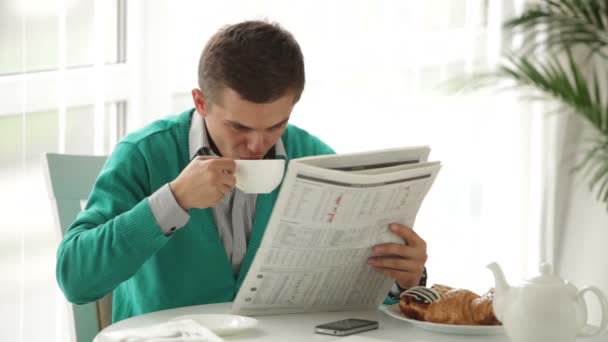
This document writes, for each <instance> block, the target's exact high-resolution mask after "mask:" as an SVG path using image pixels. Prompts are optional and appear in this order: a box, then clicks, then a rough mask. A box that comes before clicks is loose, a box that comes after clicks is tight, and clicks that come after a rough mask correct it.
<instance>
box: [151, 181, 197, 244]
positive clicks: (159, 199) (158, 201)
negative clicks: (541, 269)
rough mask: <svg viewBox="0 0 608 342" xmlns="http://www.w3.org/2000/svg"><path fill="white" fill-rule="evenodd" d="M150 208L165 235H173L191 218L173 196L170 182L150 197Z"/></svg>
mask: <svg viewBox="0 0 608 342" xmlns="http://www.w3.org/2000/svg"><path fill="white" fill-rule="evenodd" d="M148 203H149V204H150V210H152V215H154V218H155V219H156V222H157V223H158V225H159V226H160V229H161V230H162V231H163V233H164V234H165V235H171V234H173V232H175V231H176V230H178V229H180V228H182V227H183V226H185V225H186V223H188V221H189V220H190V215H188V213H187V212H186V211H185V210H184V209H182V207H180V205H179V204H178V203H177V200H176V199H175V196H173V192H172V191H171V188H170V187H169V183H167V184H165V185H163V186H162V187H161V188H160V189H158V190H156V192H154V193H153V194H152V195H150V196H149V197H148Z"/></svg>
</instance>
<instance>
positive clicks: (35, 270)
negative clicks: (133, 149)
mask: <svg viewBox="0 0 608 342" xmlns="http://www.w3.org/2000/svg"><path fill="white" fill-rule="evenodd" d="M125 15H126V2H125V1H122V0H114V1H74V0H64V1H58V0H51V1H44V2H39V1H32V0H27V1H21V0H9V1H2V2H0V50H1V51H3V53H2V54H0V93H1V94H3V95H2V96H1V97H0V189H2V191H1V192H0V207H1V208H2V225H0V227H1V228H0V233H1V234H2V236H3V237H2V239H0V274H2V277H3V281H2V283H1V284H0V303H2V305H0V320H1V321H2V322H3V323H4V324H3V329H2V330H0V340H2V341H40V340H49V337H50V338H51V340H56V341H65V340H66V338H65V336H66V335H65V331H66V329H67V321H66V320H65V310H66V306H65V299H63V298H62V297H60V296H59V292H58V291H59V290H58V287H57V282H56V280H55V259H56V252H57V246H58V242H59V238H60V237H59V234H58V232H57V231H56V230H55V227H54V226H53V217H52V214H51V208H50V204H49V201H48V196H47V194H46V186H45V184H44V177H43V172H42V157H41V155H42V153H43V152H62V153H73V154H107V153H109V152H110V151H111V150H112V148H113V146H114V145H115V143H116V142H117V141H118V140H119V139H120V138H121V137H122V136H123V135H124V134H125V132H126V130H127V126H126V125H127V118H128V113H127V108H128V106H127V101H128V100H129V96H130V92H129V86H128V84H129V80H128V77H129V76H128V70H129V66H128V65H127V64H126V63H125V46H124V43H125V41H126V27H125V20H124V16H125ZM27 322H37V324H38V325H37V328H36V329H26V328H25V327H27V324H26V323H27Z"/></svg>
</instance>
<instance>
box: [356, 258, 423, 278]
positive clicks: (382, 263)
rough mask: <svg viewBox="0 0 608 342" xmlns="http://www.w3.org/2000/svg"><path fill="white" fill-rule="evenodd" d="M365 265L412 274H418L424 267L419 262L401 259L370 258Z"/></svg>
mask: <svg viewBox="0 0 608 342" xmlns="http://www.w3.org/2000/svg"><path fill="white" fill-rule="evenodd" d="M367 263H368V264H370V265H372V266H374V267H377V268H384V269H391V270H397V271H401V272H411V273H414V274H419V273H421V272H422V271H423V270H424V265H421V264H420V262H418V261H414V260H410V259H402V258H383V257H371V258H369V259H368V261H367Z"/></svg>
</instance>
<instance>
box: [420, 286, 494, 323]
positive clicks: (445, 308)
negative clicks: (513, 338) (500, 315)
mask: <svg viewBox="0 0 608 342" xmlns="http://www.w3.org/2000/svg"><path fill="white" fill-rule="evenodd" d="M493 294H494V293H493V291H492V290H491V291H489V292H488V293H486V294H484V295H483V296H479V295H477V294H476V293H474V292H472V291H469V290H465V289H454V290H450V291H448V292H446V294H445V295H444V297H443V298H441V299H439V300H437V301H434V302H432V303H431V304H430V305H429V306H428V308H427V310H426V311H425V312H424V320H425V321H427V322H434V323H446V324H462V325H498V324H500V322H499V321H498V320H497V319H496V316H494V311H493V309H492V300H493Z"/></svg>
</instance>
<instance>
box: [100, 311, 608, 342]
mask: <svg viewBox="0 0 608 342" xmlns="http://www.w3.org/2000/svg"><path fill="white" fill-rule="evenodd" d="M230 307H231V303H219V304H208V305H197V306H188V307H183V308H177V309H170V310H163V311H157V312H152V313H149V314H145V315H141V316H135V317H131V318H129V319H126V320H123V321H120V322H117V323H115V324H112V325H111V326H109V327H107V328H106V329H104V330H103V331H104V332H107V331H116V330H121V329H130V328H138V327H144V326H147V325H152V324H158V323H163V322H167V321H168V320H169V319H171V318H175V317H177V316H182V315H190V314H205V313H207V314H209V313H214V314H218V313H230ZM255 318H256V319H257V320H258V321H259V324H258V326H257V327H256V328H255V329H251V330H248V331H244V332H242V333H240V334H237V335H229V336H222V338H224V339H225V340H226V341H264V342H275V341H276V342H279V341H280V342H285V341H288V342H298V341H336V340H340V339H344V337H335V336H328V335H320V334H315V333H314V332H313V331H314V326H315V325H318V324H322V323H328V322H331V321H337V320H340V319H344V318H363V319H371V320H376V321H378V322H379V323H380V328H379V329H377V330H371V331H366V332H363V333H359V334H357V335H358V336H360V337H373V338H374V339H378V340H384V341H408V342H438V341H441V342H444V341H445V342H465V341H484V342H509V339H508V338H507V337H506V336H504V335H499V336H458V335H446V334H441V333H434V332H429V331H426V330H422V329H420V328H417V327H415V326H413V325H411V324H409V323H407V322H403V321H400V320H397V319H395V318H392V317H390V316H388V315H386V314H385V313H383V312H380V311H379V310H368V311H341V312H318V313H310V314H291V315H278V316H256V317H255ZM579 341H581V342H600V341H608V335H603V336H601V337H595V338H587V339H579ZM93 342H96V341H95V340H94V341H93Z"/></svg>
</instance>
